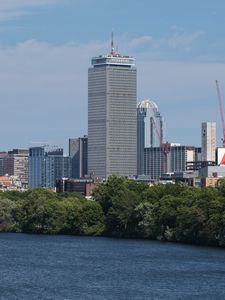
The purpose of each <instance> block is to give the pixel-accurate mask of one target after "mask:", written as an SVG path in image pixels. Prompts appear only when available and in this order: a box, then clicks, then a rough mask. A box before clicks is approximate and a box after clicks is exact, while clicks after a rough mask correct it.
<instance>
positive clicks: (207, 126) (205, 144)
mask: <svg viewBox="0 0 225 300" xmlns="http://www.w3.org/2000/svg"><path fill="white" fill-rule="evenodd" d="M201 140H202V147H201V148H202V161H213V162H215V160H216V123H215V122H203V123H202V130H201Z"/></svg>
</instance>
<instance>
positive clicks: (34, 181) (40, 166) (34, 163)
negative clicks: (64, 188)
mask: <svg viewBox="0 0 225 300" xmlns="http://www.w3.org/2000/svg"><path fill="white" fill-rule="evenodd" d="M44 162H45V150H44V147H31V148H30V149H29V158H28V186H29V188H36V187H44V172H45V165H44Z"/></svg>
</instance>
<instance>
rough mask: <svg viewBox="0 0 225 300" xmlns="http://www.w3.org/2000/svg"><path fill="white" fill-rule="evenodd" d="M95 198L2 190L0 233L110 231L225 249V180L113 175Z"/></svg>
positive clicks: (100, 184) (83, 233)
mask: <svg viewBox="0 0 225 300" xmlns="http://www.w3.org/2000/svg"><path fill="white" fill-rule="evenodd" d="M94 199H95V200H94V201H90V200H89V201H88V200H86V199H85V198H84V197H83V196H82V195H80V194H77V193H63V194H56V193H53V192H51V191H48V190H46V189H34V190H29V191H27V192H25V193H18V192H4V193H3V192H0V231H22V232H28V233H43V234H74V235H107V236H115V237H132V238H145V239H159V240H166V241H176V242H183V243H193V244H205V245H219V246H223V247H225V181H223V180H222V181H221V183H220V186H219V187H218V188H203V189H200V188H191V187H186V186H183V185H181V184H175V185H174V184H167V185H154V186H151V187H150V186H148V185H147V184H143V183H137V182H135V181H133V180H128V179H125V178H124V177H118V176H111V177H110V178H109V179H108V181H107V182H105V183H99V184H98V186H97V187H96V188H95V190H94Z"/></svg>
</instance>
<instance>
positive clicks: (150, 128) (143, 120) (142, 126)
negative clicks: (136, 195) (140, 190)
mask: <svg viewBox="0 0 225 300" xmlns="http://www.w3.org/2000/svg"><path fill="white" fill-rule="evenodd" d="M163 139H164V125H163V118H162V116H161V115H160V113H159V110H158V106H157V105H156V104H155V102H153V101H151V100H148V99H146V100H143V101H141V102H140V103H139V104H138V106H137V175H142V174H144V148H150V147H160V145H161V143H162V142H163Z"/></svg>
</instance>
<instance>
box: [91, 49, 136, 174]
mask: <svg viewBox="0 0 225 300" xmlns="http://www.w3.org/2000/svg"><path fill="white" fill-rule="evenodd" d="M136 90H137V88H136V67H135V65H134V59H133V58H131V57H127V56H121V55H119V54H117V53H115V52H114V51H113V50H112V52H111V53H110V54H108V55H106V56H99V57H96V58H93V59H92V67H91V68H89V70H88V173H89V174H93V176H94V177H99V178H102V179H106V178H108V177H109V176H110V175H112V174H117V175H122V176H134V175H135V174H136V135H137V128H136V101H137V96H136Z"/></svg>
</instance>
